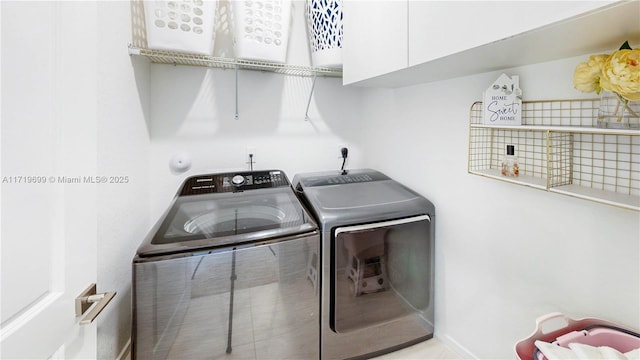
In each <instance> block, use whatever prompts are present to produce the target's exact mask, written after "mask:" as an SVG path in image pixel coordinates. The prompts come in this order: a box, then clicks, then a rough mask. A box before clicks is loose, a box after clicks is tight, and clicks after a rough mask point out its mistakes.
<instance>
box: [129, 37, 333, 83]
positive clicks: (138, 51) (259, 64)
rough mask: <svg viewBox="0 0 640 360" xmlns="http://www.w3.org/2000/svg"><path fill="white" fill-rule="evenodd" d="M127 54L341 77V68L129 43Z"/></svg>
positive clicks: (162, 60)
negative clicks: (245, 58) (167, 49)
mask: <svg viewBox="0 0 640 360" xmlns="http://www.w3.org/2000/svg"><path fill="white" fill-rule="evenodd" d="M129 55H137V56H144V57H146V58H148V59H149V60H150V61H151V62H153V63H159V64H173V65H188V66H201V67H210V68H219V69H236V68H238V69H244V70H257V71H267V72H274V73H278V74H283V75H291V76H301V77H313V76H323V77H337V78H341V77H342V70H341V69H333V68H324V67H310V66H302V65H291V64H280V63H272V62H266V61H254V60H244V59H231V58H222V57H215V56H207V55H198V54H188V53H179V52H172V51H163V50H153V49H144V48H139V47H135V46H131V45H129Z"/></svg>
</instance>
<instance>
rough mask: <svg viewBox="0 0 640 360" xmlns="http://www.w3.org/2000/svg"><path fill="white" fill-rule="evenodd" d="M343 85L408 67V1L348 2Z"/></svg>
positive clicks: (348, 0) (345, 10)
mask: <svg viewBox="0 0 640 360" xmlns="http://www.w3.org/2000/svg"><path fill="white" fill-rule="evenodd" d="M343 5H344V19H345V20H344V47H343V49H342V51H343V74H342V76H343V83H344V84H345V85H347V84H351V83H354V82H357V81H360V80H364V79H368V78H371V77H375V76H378V75H382V74H386V73H389V72H392V71H395V70H399V69H403V68H405V67H407V60H408V48H407V35H408V34H407V31H408V30H407V6H408V5H407V1H398V0H395V1H394V0H384V1H357V0H345V1H344V4H343Z"/></svg>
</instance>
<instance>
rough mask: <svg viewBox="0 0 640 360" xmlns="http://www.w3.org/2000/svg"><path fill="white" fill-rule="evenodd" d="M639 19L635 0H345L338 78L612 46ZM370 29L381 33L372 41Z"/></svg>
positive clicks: (429, 71)
mask: <svg viewBox="0 0 640 360" xmlns="http://www.w3.org/2000/svg"><path fill="white" fill-rule="evenodd" d="M376 8H380V9H378V10H379V11H373V10H372V9H376ZM403 11H406V13H404V14H402V12H403ZM352 19H355V21H354V20H352ZM638 24H640V1H629V2H627V1H617V2H612V1H419V0H410V1H385V2H379V1H358V0H345V32H344V37H345V42H344V46H345V48H344V54H345V57H344V67H343V70H344V71H343V83H344V84H345V85H348V84H353V85H357V86H372V87H402V86H407V85H414V84H419V83H424V82H430V81H438V80H445V79H449V78H454V77H459V76H465V75H471V74H475V73H480V72H486V71H495V70H500V69H504V68H509V67H514V66H522V65H529V64H534V63H539V62H544V61H551V60H557V59H561V58H566V57H571V56H578V55H583V54H589V53H596V52H601V51H611V50H612V49H615V48H617V47H619V46H620V45H621V44H622V43H623V42H624V41H625V40H629V42H630V43H631V44H638V43H640V26H639V25H638ZM381 27H386V32H385V31H383V30H385V29H380V28H381ZM372 29H376V31H377V33H375V34H376V35H377V34H379V33H381V34H384V35H385V37H384V39H386V40H384V41H380V42H378V43H376V44H375V46H369V45H368V44H369V42H370V41H373V40H375V39H367V40H368V41H365V39H363V37H364V36H365V35H369V36H370V35H371V34H372V33H371V32H370V31H371V30H372ZM389 39H391V40H389ZM365 48H367V49H366V50H365ZM360 52H362V54H361V55H357V53H360ZM365 54H366V55H365ZM390 59H393V66H392V63H391V60H390ZM403 61H404V63H405V65H404V66H402V65H401V64H402V62H403ZM373 70H375V71H373Z"/></svg>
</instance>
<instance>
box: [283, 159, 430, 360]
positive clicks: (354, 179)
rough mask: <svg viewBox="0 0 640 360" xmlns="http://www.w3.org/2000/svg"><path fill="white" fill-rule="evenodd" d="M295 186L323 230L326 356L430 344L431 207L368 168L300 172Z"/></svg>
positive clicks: (370, 353) (351, 355)
mask: <svg viewBox="0 0 640 360" xmlns="http://www.w3.org/2000/svg"><path fill="white" fill-rule="evenodd" d="M293 186H294V188H295V189H296V192H297V194H298V196H299V198H300V199H301V200H302V201H303V202H305V203H306V204H308V207H309V209H310V211H311V212H312V213H313V214H314V215H315V217H316V219H317V220H318V223H319V225H320V229H321V246H320V248H321V250H320V252H319V253H318V254H317V256H318V264H320V265H319V266H320V269H317V270H318V272H319V273H320V279H321V287H320V288H321V290H320V291H321V300H322V304H321V315H320V316H321V321H320V323H321V324H320V327H321V332H320V344H321V350H320V355H321V358H322V359H345V358H370V357H372V356H377V355H380V354H384V353H387V352H391V351H395V350H398V349H400V348H403V347H406V346H409V345H413V344H415V343H418V342H421V341H423V340H427V339H429V338H432V337H433V331H434V326H433V318H434V305H433V288H434V287H433V281H434V235H435V227H434V224H435V208H434V206H433V204H432V203H431V202H430V201H429V200H427V199H425V198H424V197H422V196H420V195H419V194H417V193H415V192H414V191H412V190H410V189H408V188H406V187H405V186H403V185H401V184H400V183H398V182H396V181H394V180H392V179H390V178H389V177H387V176H386V175H384V174H382V173H380V172H377V171H373V170H370V169H364V170H351V171H349V172H348V173H346V174H343V173H341V172H337V171H336V172H323V173H308V174H298V175H296V176H295V177H294V179H293Z"/></svg>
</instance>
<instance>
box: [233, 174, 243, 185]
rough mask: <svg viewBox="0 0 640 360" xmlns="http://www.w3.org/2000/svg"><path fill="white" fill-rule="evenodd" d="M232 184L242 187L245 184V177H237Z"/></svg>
mask: <svg viewBox="0 0 640 360" xmlns="http://www.w3.org/2000/svg"><path fill="white" fill-rule="evenodd" d="M231 182H232V183H233V185H242V184H244V176H242V175H236V176H234V177H233V178H232V179H231Z"/></svg>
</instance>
